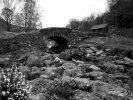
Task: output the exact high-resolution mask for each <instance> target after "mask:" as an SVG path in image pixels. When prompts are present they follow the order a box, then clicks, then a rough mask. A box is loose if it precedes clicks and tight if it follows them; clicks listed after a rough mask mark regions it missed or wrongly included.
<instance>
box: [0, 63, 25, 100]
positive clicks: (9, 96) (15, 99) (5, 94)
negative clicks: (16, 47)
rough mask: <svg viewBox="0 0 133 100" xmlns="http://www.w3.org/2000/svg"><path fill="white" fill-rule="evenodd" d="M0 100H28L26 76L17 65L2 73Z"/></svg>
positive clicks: (0, 78)
mask: <svg viewBox="0 0 133 100" xmlns="http://www.w3.org/2000/svg"><path fill="white" fill-rule="evenodd" d="M0 74H1V77H0V100H28V93H27V92H26V81H25V76H24V75H23V74H22V73H21V72H19V71H18V68H17V66H16V64H13V66H12V68H7V69H4V70H1V72H0Z"/></svg>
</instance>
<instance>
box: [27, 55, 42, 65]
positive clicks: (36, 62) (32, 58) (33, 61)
mask: <svg viewBox="0 0 133 100" xmlns="http://www.w3.org/2000/svg"><path fill="white" fill-rule="evenodd" d="M39 63H40V58H39V56H36V55H30V56H29V57H28V58H27V61H26V64H27V65H28V66H38V65H39Z"/></svg>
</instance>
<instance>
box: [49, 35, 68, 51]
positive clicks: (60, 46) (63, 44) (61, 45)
mask: <svg viewBox="0 0 133 100" xmlns="http://www.w3.org/2000/svg"><path fill="white" fill-rule="evenodd" d="M48 39H49V40H51V41H55V42H56V43H57V45H55V46H54V47H52V48H51V50H52V51H53V52H55V53H59V52H61V51H63V50H65V49H66V48H68V42H69V41H68V40H67V39H66V38H64V37H61V36H51V37H49V38H48Z"/></svg>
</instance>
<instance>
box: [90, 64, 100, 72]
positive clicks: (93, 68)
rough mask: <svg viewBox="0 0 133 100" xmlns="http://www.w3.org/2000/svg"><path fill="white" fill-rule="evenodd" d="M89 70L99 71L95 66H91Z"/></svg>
mask: <svg viewBox="0 0 133 100" xmlns="http://www.w3.org/2000/svg"><path fill="white" fill-rule="evenodd" d="M89 68H90V69H92V70H93V71H100V70H101V69H100V68H99V67H97V66H95V65H91V66H90V67H89Z"/></svg>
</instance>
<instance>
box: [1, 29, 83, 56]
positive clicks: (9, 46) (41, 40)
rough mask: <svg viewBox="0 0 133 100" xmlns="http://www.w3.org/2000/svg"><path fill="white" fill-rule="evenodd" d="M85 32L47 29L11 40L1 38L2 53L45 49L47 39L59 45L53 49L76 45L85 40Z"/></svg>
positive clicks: (16, 36)
mask: <svg viewBox="0 0 133 100" xmlns="http://www.w3.org/2000/svg"><path fill="white" fill-rule="evenodd" d="M83 34H84V33H83V32H79V31H75V30H72V29H69V28H45V29H40V30H37V31H34V32H29V33H23V34H19V35H15V36H14V37H10V38H0V53H1V54H2V53H8V52H12V51H16V50H18V49H22V48H31V47H37V48H40V49H44V48H45V47H46V46H45V39H46V40H49V39H50V40H54V41H55V42H57V43H58V44H59V45H58V46H57V47H55V48H53V49H55V50H56V49H60V47H61V48H64V49H65V47H67V46H68V45H69V44H70V45H74V44H76V43H77V41H79V40H81V39H82V38H85V37H84V36H85V35H83Z"/></svg>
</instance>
